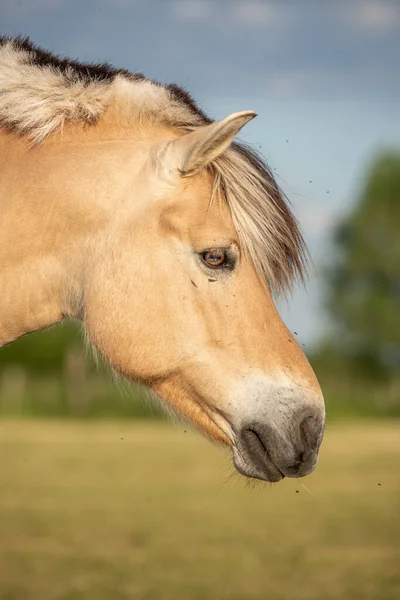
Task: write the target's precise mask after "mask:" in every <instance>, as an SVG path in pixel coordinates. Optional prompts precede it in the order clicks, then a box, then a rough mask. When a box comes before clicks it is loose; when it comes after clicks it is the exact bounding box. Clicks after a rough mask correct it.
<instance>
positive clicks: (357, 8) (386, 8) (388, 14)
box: [342, 0, 400, 33]
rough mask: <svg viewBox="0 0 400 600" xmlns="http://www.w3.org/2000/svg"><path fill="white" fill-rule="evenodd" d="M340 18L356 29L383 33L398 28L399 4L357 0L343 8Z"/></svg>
mask: <svg viewBox="0 0 400 600" xmlns="http://www.w3.org/2000/svg"><path fill="white" fill-rule="evenodd" d="M342 18H343V19H344V20H345V22H346V23H347V24H350V25H351V26H353V27H356V28H357V29H364V30H369V31H373V32H378V33H380V32H385V31H388V30H390V29H393V28H396V27H399V26H400V4H399V3H394V2H391V1H386V0H359V1H358V2H355V3H352V4H351V3H349V4H347V5H346V6H345V8H344V9H343V12H342Z"/></svg>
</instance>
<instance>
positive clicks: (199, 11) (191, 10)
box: [170, 0, 216, 22]
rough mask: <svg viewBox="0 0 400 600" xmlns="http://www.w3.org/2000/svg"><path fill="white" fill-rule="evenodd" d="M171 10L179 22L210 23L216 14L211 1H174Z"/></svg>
mask: <svg viewBox="0 0 400 600" xmlns="http://www.w3.org/2000/svg"><path fill="white" fill-rule="evenodd" d="M170 9H171V11H172V14H173V16H174V17H176V18H177V19H178V20H179V21H185V22H191V21H192V22H193V21H195V22H196V21H209V20H211V19H212V18H213V17H214V16H215V13H216V6H215V4H213V3H212V2H211V0H173V1H172V2H171V4H170Z"/></svg>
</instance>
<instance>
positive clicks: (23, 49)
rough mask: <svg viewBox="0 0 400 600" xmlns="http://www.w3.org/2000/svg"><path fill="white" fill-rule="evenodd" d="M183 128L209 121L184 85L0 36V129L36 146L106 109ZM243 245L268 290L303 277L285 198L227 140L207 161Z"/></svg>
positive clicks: (246, 152) (298, 240)
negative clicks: (226, 146) (221, 151)
mask: <svg viewBox="0 0 400 600" xmlns="http://www.w3.org/2000/svg"><path fill="white" fill-rule="evenodd" d="M110 107H115V108H116V109H117V110H120V111H121V113H123V114H124V115H125V116H128V117H129V118H132V117H134V116H136V115H140V116H144V115H145V116H146V117H148V118H149V119H152V120H154V121H155V122H159V123H163V124H165V125H167V126H168V127H170V128H173V129H174V130H177V131H180V132H182V133H186V132H189V131H192V130H193V129H194V128H196V127H199V126H201V125H205V124H208V123H211V119H209V118H208V117H207V116H206V115H205V113H204V112H203V111H202V110H201V109H200V108H199V107H198V106H197V105H196V104H195V102H194V101H193V99H192V98H191V97H190V96H189V94H187V93H186V92H185V91H184V90H182V89H181V88H179V87H178V86H176V85H161V84H159V83H157V82H154V81H151V80H149V79H147V78H145V77H144V76H143V75H141V74H135V73H130V72H128V71H125V70H116V69H113V68H111V67H110V66H109V65H106V64H104V65H85V64H81V63H78V62H75V61H71V60H68V59H62V58H58V57H57V56H55V55H53V54H51V53H49V52H46V51H44V50H42V49H41V48H38V47H36V46H34V45H33V44H32V43H31V42H30V40H29V39H28V38H25V39H22V38H16V39H9V38H0V127H2V128H4V129H5V130H8V131H11V132H15V133H17V134H19V135H21V136H25V137H27V138H28V139H29V140H30V142H31V143H32V144H40V143H41V142H43V141H44V140H45V139H46V138H47V137H48V136H50V135H51V134H54V133H56V132H58V131H61V130H62V129H63V128H64V127H65V126H66V125H68V124H74V123H85V124H88V125H94V124H95V123H96V122H98V120H99V119H100V118H101V116H102V115H103V114H104V113H105V112H106V111H107V110H108V109H109V108H110ZM210 171H211V173H212V174H213V177H214V190H215V191H216V190H221V191H222V192H223V194H224V196H225V198H226V201H227V203H228V205H229V208H230V211H231V214H232V218H233V220H234V224H235V227H236V229H237V232H238V235H239V238H240V241H241V244H242V246H243V248H244V249H245V250H246V251H247V252H248V254H249V255H250V257H251V259H252V260H253V262H254V264H255V266H256V268H257V270H258V271H259V273H260V274H261V275H262V277H263V278H264V279H265V280H266V281H267V283H268V285H269V286H270V287H271V288H272V289H273V290H274V291H283V292H285V291H286V290H288V289H290V287H291V284H292V283H293V282H294V281H303V280H304V278H305V272H306V262H307V257H308V254H307V249H306V246H305V243H304V240H303V237H302V235H301V233H300V230H299V227H298V224H297V221H296V219H295V218H294V216H293V214H292V212H291V210H290V208H289V206H288V203H287V200H286V199H285V198H284V196H283V194H282V192H281V190H280V189H279V187H278V186H277V184H276V182H275V180H274V178H273V176H272V174H271V172H270V170H269V168H268V167H267V165H266V164H265V162H264V161H263V160H262V158H261V157H260V156H259V155H258V154H257V153H255V152H254V151H253V150H251V149H250V148H248V147H246V146H244V145H243V144H237V143H236V144H233V145H232V146H231V148H230V149H229V150H227V151H226V152H225V153H224V154H223V155H222V156H221V157H219V158H218V159H216V160H215V161H214V162H213V163H212V164H211V166H210Z"/></svg>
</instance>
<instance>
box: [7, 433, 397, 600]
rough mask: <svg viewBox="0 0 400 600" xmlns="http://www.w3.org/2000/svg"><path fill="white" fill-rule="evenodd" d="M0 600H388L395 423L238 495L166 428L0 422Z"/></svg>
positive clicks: (214, 453)
mask: <svg viewBox="0 0 400 600" xmlns="http://www.w3.org/2000/svg"><path fill="white" fill-rule="evenodd" d="M0 457H1V458H0V461H1V462H0V598H1V600H30V599H33V600H61V599H62V600H75V599H90V600H106V599H107V600H108V599H110V600H111V599H113V600H119V599H128V598H129V599H132V598H133V599H140V600H142V599H143V600H144V599H146V600H152V599H157V600H180V599H182V600H186V599H187V600H192V599H196V600H197V599H198V600H200V599H212V600H214V599H215V600H219V599H221V600H225V599H226V600H228V599H230V600H241V599H264V598H268V599H271V600H296V599H299V600H333V599H335V600H336V599H337V600H339V599H341V600H347V599H352V600H353V599H354V600H358V599H360V600H361V599H362V600H372V599H374V600H375V599H376V600H389V599H390V600H395V599H396V600H398V598H400V475H399V471H400V469H399V467H400V425H399V424H397V423H395V422H394V423H393V424H390V423H379V424H374V423H370V424H365V423H364V424H362V425H361V424H360V425H356V424H352V425H347V426H344V425H335V426H332V427H331V428H329V429H328V431H327V434H326V439H325V443H324V445H323V450H322V455H321V460H320V465H319V467H318V469H317V472H316V473H315V474H313V475H312V476H310V477H308V478H306V479H305V480H304V483H305V484H306V485H307V487H308V488H309V489H310V490H311V491H312V494H309V493H308V492H307V491H306V490H305V489H304V488H303V487H302V486H301V484H300V482H298V481H296V480H285V481H283V482H282V483H280V484H278V485H274V486H269V485H261V486H257V487H256V488H255V489H251V488H250V487H248V486H247V487H246V485H245V484H244V480H241V479H239V478H232V477H231V476H230V474H231V473H232V468H231V467H230V461H229V457H228V455H227V454H226V453H225V452H224V451H222V450H220V449H218V448H216V447H214V446H212V445H211V444H210V443H209V442H207V441H205V440H203V439H202V438H201V437H199V436H198V435H196V434H194V433H192V432H190V431H187V432H185V429H184V427H183V426H172V425H170V424H168V423H162V422H160V423H149V422H148V421H147V422H145V423H142V424H141V423H137V422H136V423H135V422H133V423H132V422H120V423H117V422H114V423H104V422H103V423H101V422H81V423H71V422H69V423H60V422H40V421H36V422H32V423H30V422H23V421H2V422H0Z"/></svg>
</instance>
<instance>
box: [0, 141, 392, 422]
mask: <svg viewBox="0 0 400 600" xmlns="http://www.w3.org/2000/svg"><path fill="white" fill-rule="evenodd" d="M333 244H334V252H333V255H332V261H331V265H330V266H329V267H328V268H327V269H326V271H325V273H326V274H325V277H326V284H327V310H328V311H329V314H330V316H331V320H332V331H331V335H330V336H329V337H327V338H326V339H325V340H324V341H323V342H322V344H321V345H320V346H319V348H317V349H316V350H315V351H314V352H313V355H312V356H311V357H310V358H311V362H312V364H313V367H314V368H315V370H316V372H317V375H318V377H319V379H320V381H321V385H322V388H323V391H324V393H325V396H326V399H327V404H328V410H329V411H330V412H331V414H333V415H334V414H335V413H340V414H348V415H349V414H367V415H368V414H369V415H375V416H379V415H380V416H389V415H392V416H393V415H398V416H400V153H399V152H383V153H381V154H379V155H378V156H376V157H375V159H374V160H373V161H372V163H371V165H370V166H369V168H368V169H367V173H366V178H365V183H364V186H363V188H362V190H361V193H360V197H359V199H358V202H357V203H356V204H355V208H354V209H353V211H352V212H351V213H350V214H349V215H348V216H347V217H346V219H345V220H344V221H343V222H342V223H340V224H339V226H338V227H337V229H336V231H335V234H334V240H333ZM85 354H86V353H85V350H84V345H83V342H82V336H81V335H80V331H79V328H78V326H77V325H76V324H74V323H72V322H68V323H65V324H63V325H61V326H57V327H54V328H51V329H50V330H48V331H45V332H39V333H36V334H32V335H29V336H26V337H24V338H22V339H20V340H18V341H17V342H14V343H13V344H10V345H9V346H7V347H6V348H2V349H0V414H4V413H10V414H19V415H27V416H28V415H34V414H35V415H36V414H38V415H41V416H43V415H51V416H108V417H109V416H118V417H134V416H144V415H146V414H149V411H148V410H146V402H143V398H144V392H143V390H141V389H140V388H138V387H134V388H133V392H132V390H129V391H128V392H127V393H125V394H124V393H121V391H117V389H116V385H115V383H114V381H113V379H112V377H110V376H109V373H106V372H105V370H104V369H102V368H100V369H99V368H98V367H94V366H93V362H92V361H90V360H89V359H88V357H87V356H86V357H85ZM150 413H151V414H153V415H156V416H160V410H159V409H157V407H154V406H153V408H152V409H151V410H150Z"/></svg>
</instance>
